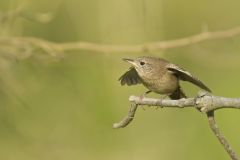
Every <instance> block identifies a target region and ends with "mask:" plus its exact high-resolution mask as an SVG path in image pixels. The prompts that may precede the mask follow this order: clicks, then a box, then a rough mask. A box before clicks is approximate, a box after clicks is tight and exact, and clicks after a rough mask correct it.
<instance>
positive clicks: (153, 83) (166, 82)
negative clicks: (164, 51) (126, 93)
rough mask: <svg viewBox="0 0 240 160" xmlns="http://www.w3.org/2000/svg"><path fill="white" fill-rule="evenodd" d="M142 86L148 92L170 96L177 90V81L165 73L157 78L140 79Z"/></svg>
mask: <svg viewBox="0 0 240 160" xmlns="http://www.w3.org/2000/svg"><path fill="white" fill-rule="evenodd" d="M141 78H142V81H143V84H144V86H145V87H147V88H148V89H149V90H151V91H153V92H156V93H159V94H171V93H172V92H174V91H175V90H176V89H177V88H178V85H179V84H178V79H177V77H175V76H174V75H172V74H170V73H168V72H166V73H165V74H163V75H161V76H159V77H154V78H151V77H141Z"/></svg>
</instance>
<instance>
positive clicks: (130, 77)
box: [118, 67, 142, 86]
mask: <svg viewBox="0 0 240 160" xmlns="http://www.w3.org/2000/svg"><path fill="white" fill-rule="evenodd" d="M118 80H119V81H120V82H121V85H125V84H127V85H128V86H131V85H135V84H139V83H142V82H141V79H140V77H139V76H138V73H137V71H136V70H135V69H134V68H133V67H130V68H129V70H128V71H127V72H126V73H124V74H123V75H122V76H121V77H120V78H119V79H118Z"/></svg>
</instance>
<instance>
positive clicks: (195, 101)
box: [113, 92, 240, 160]
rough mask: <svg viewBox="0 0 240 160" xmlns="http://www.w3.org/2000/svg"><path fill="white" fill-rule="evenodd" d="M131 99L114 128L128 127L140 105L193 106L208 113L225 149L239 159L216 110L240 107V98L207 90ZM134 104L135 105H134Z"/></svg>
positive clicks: (213, 128)
mask: <svg viewBox="0 0 240 160" xmlns="http://www.w3.org/2000/svg"><path fill="white" fill-rule="evenodd" d="M129 101H130V102H131V103H132V106H131V108H130V110H129V113H128V115H127V116H126V117H124V119H123V120H122V121H120V122H119V123H115V124H114V125H113V128H123V127H126V126H127V125H128V124H129V123H130V122H131V121H132V120H133V118H134V115H135V112H136V110H137V106H138V105H148V106H157V107H161V108H163V107H171V108H172V107H175V108H185V107H193V108H197V109H199V110H200V111H201V112H203V113H206V114H207V117H208V121H209V125H210V127H211V129H212V131H213V133H214V134H215V136H216V137H217V138H218V140H219V141H220V143H221V144H222V145H223V146H224V148H225V150H226V151H227V153H228V154H229V156H230V157H231V158H232V160H238V158H237V155H236V153H235V152H234V151H233V149H232V148H231V146H230V144H229V143H228V142H227V140H226V139H225V138H224V136H223V134H221V133H220V131H219V129H218V127H217V124H216V122H215V120H214V111H215V110H217V109H223V108H236V109H240V98H225V97H219V96H213V95H210V94H208V93H206V92H199V94H198V96H197V97H196V98H186V99H185V98H183V99H179V100H169V99H154V98H145V97H144V98H142V97H137V96H130V97H129ZM133 104H134V105H133Z"/></svg>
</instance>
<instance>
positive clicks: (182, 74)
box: [166, 64, 211, 92]
mask: <svg viewBox="0 0 240 160" xmlns="http://www.w3.org/2000/svg"><path fill="white" fill-rule="evenodd" d="M166 67H167V69H168V70H169V71H171V72H173V73H174V74H175V75H176V76H177V77H178V78H179V79H181V80H183V81H189V82H191V83H193V84H195V85H197V86H198V87H200V88H202V89H204V90H206V91H208V92H211V90H210V89H209V88H208V87H207V86H206V85H205V84H203V82H201V81H200V80H199V79H198V78H196V77H194V76H193V75H192V74H191V73H189V72H188V71H186V70H184V69H182V68H180V67H178V66H177V65H175V64H169V65H167V66H166Z"/></svg>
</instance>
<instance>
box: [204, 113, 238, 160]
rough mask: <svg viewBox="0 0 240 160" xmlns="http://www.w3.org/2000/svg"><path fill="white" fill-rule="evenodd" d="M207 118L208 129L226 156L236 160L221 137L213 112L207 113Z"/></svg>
mask: <svg viewBox="0 0 240 160" xmlns="http://www.w3.org/2000/svg"><path fill="white" fill-rule="evenodd" d="M207 118H208V122H209V126H210V128H211V129H212V131H213V133H214V134H215V136H216V137H217V139H218V140H219V142H220V143H221V144H222V145H223V147H224V149H225V150H226V151H227V153H228V155H229V156H230V157H231V158H232V160H238V157H237V155H236V153H235V152H234V151H233V149H232V147H231V146H230V144H229V143H228V141H227V140H226V138H225V137H224V136H223V134H222V133H221V132H220V130H219V128H218V126H217V123H216V121H215V118H214V111H210V112H208V113H207Z"/></svg>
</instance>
